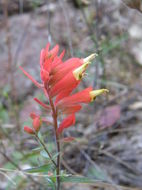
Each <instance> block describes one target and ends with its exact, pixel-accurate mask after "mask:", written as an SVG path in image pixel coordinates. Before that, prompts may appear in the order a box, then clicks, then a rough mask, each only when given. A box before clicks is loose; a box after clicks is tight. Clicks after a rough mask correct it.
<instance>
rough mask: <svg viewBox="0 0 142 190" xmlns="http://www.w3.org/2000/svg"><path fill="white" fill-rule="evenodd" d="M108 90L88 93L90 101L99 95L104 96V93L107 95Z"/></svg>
mask: <svg viewBox="0 0 142 190" xmlns="http://www.w3.org/2000/svg"><path fill="white" fill-rule="evenodd" d="M108 92H109V90H108V89H99V90H93V91H91V92H90V97H91V101H93V100H94V99H95V98H96V96H99V95H101V94H104V93H108Z"/></svg>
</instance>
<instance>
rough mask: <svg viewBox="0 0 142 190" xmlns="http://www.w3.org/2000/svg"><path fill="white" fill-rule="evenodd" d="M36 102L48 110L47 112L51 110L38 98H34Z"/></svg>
mask: <svg viewBox="0 0 142 190" xmlns="http://www.w3.org/2000/svg"><path fill="white" fill-rule="evenodd" d="M34 101H36V102H37V103H38V104H40V105H41V106H42V107H44V108H45V109H47V110H50V109H51V107H50V106H48V105H46V104H44V103H43V102H42V101H40V100H39V99H37V98H34Z"/></svg>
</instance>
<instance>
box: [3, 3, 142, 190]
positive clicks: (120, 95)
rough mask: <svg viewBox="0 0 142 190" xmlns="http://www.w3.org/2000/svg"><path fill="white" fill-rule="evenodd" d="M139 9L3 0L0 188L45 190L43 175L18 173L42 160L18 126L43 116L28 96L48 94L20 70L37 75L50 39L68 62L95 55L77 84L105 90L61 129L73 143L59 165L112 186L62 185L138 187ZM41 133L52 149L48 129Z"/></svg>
mask: <svg viewBox="0 0 142 190" xmlns="http://www.w3.org/2000/svg"><path fill="white" fill-rule="evenodd" d="M141 10H142V1H141V0H132V1H131V0H124V1H121V0H117V1H116V0H110V1H108V0H58V1H57V0H0V181H1V182H0V190H11V189H12V190H13V189H16V190H19V189H21V190H23V189H27V190H29V189H34V190H35V189H37V190H44V189H50V188H48V187H47V181H46V178H44V177H42V176H38V177H36V176H32V175H26V174H23V173H22V170H23V169H25V168H30V167H36V166H39V165H40V164H41V163H43V162H44V163H46V159H41V158H40V152H39V151H38V149H37V147H38V144H37V142H36V140H35V139H34V138H33V137H31V136H29V135H27V134H25V133H24V131H23V126H24V125H25V124H27V123H29V120H28V117H29V114H30V112H33V111H35V112H36V113H38V114H42V115H44V116H47V113H46V112H45V110H43V109H41V108H40V107H39V106H38V105H37V104H36V103H35V102H34V101H33V97H38V98H39V99H40V100H43V101H45V97H44V96H43V95H42V93H41V91H40V90H39V89H37V88H36V87H35V86H34V85H33V84H32V82H31V81H30V80H29V79H27V78H26V77H25V76H24V75H23V74H22V73H21V71H20V70H19V69H18V66H19V65H21V66H23V67H24V69H25V70H26V71H28V72H29V73H30V74H31V75H32V76H33V77H34V78H36V79H37V80H40V75H39V56H40V50H41V49H42V48H43V47H45V46H46V44H47V42H50V44H51V47H53V46H54V45H56V44H59V45H60V51H62V50H63V49H65V50H66V56H65V59H66V58H69V57H76V56H77V57H81V58H82V57H83V58H84V57H86V56H88V55H90V54H91V53H94V52H96V53H98V57H97V59H96V60H95V61H94V62H93V64H92V65H91V66H90V67H89V69H88V74H87V75H86V76H85V80H83V82H82V83H81V85H80V86H79V89H83V88H84V87H87V86H90V85H92V86H93V88H94V89H98V88H103V87H105V88H108V89H109V90H110V93H109V95H107V96H103V97H99V98H97V99H96V101H95V102H94V103H91V104H90V105H87V106H84V109H83V110H82V111H81V112H80V113H78V114H77V122H76V124H75V126H73V127H70V128H69V129H67V130H66V132H65V133H64V136H73V137H75V138H76V139H77V141H76V142H75V143H65V144H64V143H63V144H62V147H63V155H62V157H63V159H62V169H65V170H66V171H67V173H70V174H76V175H83V176H88V177H90V178H92V179H97V180H101V181H102V182H107V183H108V184H112V185H108V186H107V185H104V184H103V183H100V184H96V185H95V184H94V185H91V186H89V185H80V184H75V185H74V184H71V183H67V184H66V183H65V184H63V186H62V189H63V190H72V189H74V190H95V189H97V190H113V189H114V190H115V189H116V190H120V189H121V190H123V189H128V190H130V189H132V190H134V189H135V190H136V189H137V190H138V189H142V13H141ZM47 117H48V118H49V119H50V115H48V116H47ZM41 133H44V137H45V141H46V142H47V143H48V146H49V147H48V148H49V149H50V150H51V151H52V149H53V151H54V148H53V142H54V141H53V131H52V128H51V127H50V126H49V127H47V126H44V127H42V129H41ZM120 186H121V187H120ZM124 187H126V188H124Z"/></svg>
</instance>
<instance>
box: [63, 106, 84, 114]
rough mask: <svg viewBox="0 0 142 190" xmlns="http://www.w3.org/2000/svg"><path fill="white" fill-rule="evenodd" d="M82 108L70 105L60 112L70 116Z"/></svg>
mask: <svg viewBox="0 0 142 190" xmlns="http://www.w3.org/2000/svg"><path fill="white" fill-rule="evenodd" d="M81 108H82V106H81V105H70V106H65V107H62V108H61V109H60V112H61V113H63V114H66V115H70V114H73V113H76V112H78V111H79V110H81Z"/></svg>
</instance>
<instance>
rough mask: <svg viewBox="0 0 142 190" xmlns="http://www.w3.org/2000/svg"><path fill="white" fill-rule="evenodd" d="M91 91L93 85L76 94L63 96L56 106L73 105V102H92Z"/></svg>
mask: <svg viewBox="0 0 142 190" xmlns="http://www.w3.org/2000/svg"><path fill="white" fill-rule="evenodd" d="M91 91H92V87H89V88H86V89H84V90H82V91H80V92H77V93H76V94H73V95H70V96H68V97H65V98H63V99H62V100H61V101H59V102H58V103H57V105H56V106H57V108H58V109H60V108H61V109H62V108H64V107H65V106H72V105H73V104H79V103H89V102H91V97H90V94H89V93H90V92H91Z"/></svg>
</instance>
